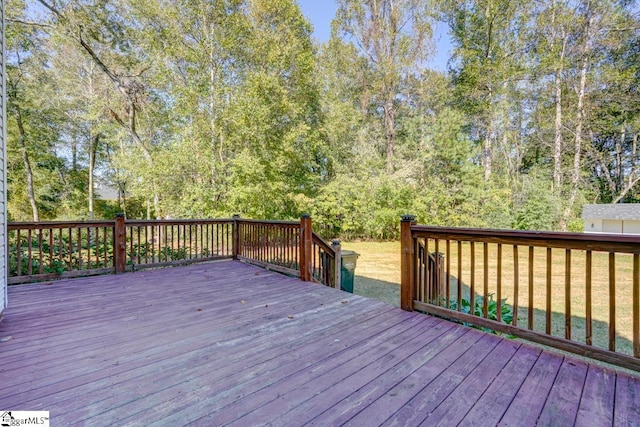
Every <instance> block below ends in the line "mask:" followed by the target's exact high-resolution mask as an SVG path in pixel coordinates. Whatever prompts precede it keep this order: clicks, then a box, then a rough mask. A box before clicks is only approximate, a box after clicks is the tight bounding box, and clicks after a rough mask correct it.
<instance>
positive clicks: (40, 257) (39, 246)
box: [38, 228, 44, 274]
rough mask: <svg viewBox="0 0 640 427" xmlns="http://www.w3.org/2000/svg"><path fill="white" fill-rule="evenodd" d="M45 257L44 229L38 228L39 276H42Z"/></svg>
mask: <svg viewBox="0 0 640 427" xmlns="http://www.w3.org/2000/svg"><path fill="white" fill-rule="evenodd" d="M43 262H44V257H43V254H42V228H38V274H42V263H43Z"/></svg>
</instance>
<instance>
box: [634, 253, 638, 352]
mask: <svg viewBox="0 0 640 427" xmlns="http://www.w3.org/2000/svg"><path fill="white" fill-rule="evenodd" d="M633 356H634V357H640V255H638V254H633Z"/></svg>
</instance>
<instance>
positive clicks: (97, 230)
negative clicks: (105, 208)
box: [93, 227, 100, 268]
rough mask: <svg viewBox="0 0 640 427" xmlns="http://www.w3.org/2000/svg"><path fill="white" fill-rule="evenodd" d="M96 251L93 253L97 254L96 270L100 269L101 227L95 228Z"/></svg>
mask: <svg viewBox="0 0 640 427" xmlns="http://www.w3.org/2000/svg"><path fill="white" fill-rule="evenodd" d="M94 236H95V238H94V249H93V251H94V252H95V256H96V268H100V251H99V250H98V248H99V246H100V245H99V242H100V227H95V230H94Z"/></svg>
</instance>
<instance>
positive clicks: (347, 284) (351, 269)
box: [340, 251, 360, 293]
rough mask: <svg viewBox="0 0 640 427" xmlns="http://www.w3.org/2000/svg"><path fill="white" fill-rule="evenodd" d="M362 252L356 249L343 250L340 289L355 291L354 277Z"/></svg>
mask: <svg viewBox="0 0 640 427" xmlns="http://www.w3.org/2000/svg"><path fill="white" fill-rule="evenodd" d="M359 256H360V254H358V253H356V252H354V251H342V259H341V260H340V261H341V263H340V264H341V268H340V289H342V290H343V291H346V292H351V293H353V279H354V277H355V274H356V273H355V272H356V263H357V262H358V257H359Z"/></svg>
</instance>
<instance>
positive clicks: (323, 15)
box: [297, 0, 452, 71]
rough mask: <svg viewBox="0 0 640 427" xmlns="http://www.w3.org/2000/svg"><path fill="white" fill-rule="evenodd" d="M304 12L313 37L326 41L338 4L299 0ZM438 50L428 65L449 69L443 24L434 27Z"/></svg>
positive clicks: (447, 39)
mask: <svg viewBox="0 0 640 427" xmlns="http://www.w3.org/2000/svg"><path fill="white" fill-rule="evenodd" d="M297 1H298V4H299V5H300V9H302V13H303V14H305V16H306V17H307V18H308V19H309V21H311V24H312V25H313V37H314V38H315V39H316V40H317V41H318V42H321V43H322V42H325V41H327V40H329V37H330V36H331V20H332V19H333V17H334V16H335V14H336V10H337V9H338V5H337V3H336V2H335V1H334V0H297ZM434 34H435V35H434V42H435V45H436V52H435V55H434V56H433V57H432V59H431V60H430V61H429V63H428V66H429V67H430V68H434V69H436V70H439V71H446V70H447V61H448V60H449V56H450V55H451V49H452V45H451V38H450V37H449V34H448V31H447V29H446V27H445V26H444V25H443V24H438V25H437V26H436V27H435V28H434Z"/></svg>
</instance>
